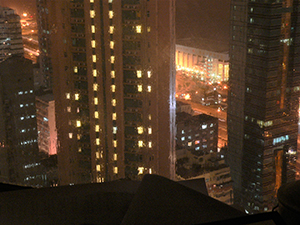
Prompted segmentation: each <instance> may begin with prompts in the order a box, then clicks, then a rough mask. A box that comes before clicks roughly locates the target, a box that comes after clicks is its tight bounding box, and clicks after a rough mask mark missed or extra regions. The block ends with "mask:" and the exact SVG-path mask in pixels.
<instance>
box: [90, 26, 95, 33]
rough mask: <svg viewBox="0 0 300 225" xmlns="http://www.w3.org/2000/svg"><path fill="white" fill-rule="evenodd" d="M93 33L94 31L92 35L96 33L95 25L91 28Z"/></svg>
mask: <svg viewBox="0 0 300 225" xmlns="http://www.w3.org/2000/svg"><path fill="white" fill-rule="evenodd" d="M91 31H92V33H95V32H96V28H95V25H92V26H91Z"/></svg>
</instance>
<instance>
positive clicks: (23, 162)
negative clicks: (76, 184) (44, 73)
mask: <svg viewBox="0 0 300 225" xmlns="http://www.w3.org/2000/svg"><path fill="white" fill-rule="evenodd" d="M0 87H1V88H0V90H1V91H0V99H1V101H0V143H1V144H0V150H1V163H0V174H1V176H0V179H1V182H3V181H5V182H12V183H19V184H28V185H37V184H42V183H43V181H42V177H41V176H40V175H41V173H40V172H39V169H40V163H39V158H38V157H39V151H38V145H37V124H36V110H35V96H34V92H33V69H32V62H31V61H30V60H28V59H25V58H24V57H20V56H11V57H8V58H7V59H5V60H4V61H3V62H1V63H0Z"/></svg>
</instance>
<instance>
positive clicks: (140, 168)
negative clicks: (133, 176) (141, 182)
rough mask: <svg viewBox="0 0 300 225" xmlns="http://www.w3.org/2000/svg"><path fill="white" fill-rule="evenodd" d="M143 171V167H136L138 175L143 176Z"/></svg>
mask: <svg viewBox="0 0 300 225" xmlns="http://www.w3.org/2000/svg"><path fill="white" fill-rule="evenodd" d="M144 169H145V168H144V167H138V171H139V173H138V175H140V174H143V173H144Z"/></svg>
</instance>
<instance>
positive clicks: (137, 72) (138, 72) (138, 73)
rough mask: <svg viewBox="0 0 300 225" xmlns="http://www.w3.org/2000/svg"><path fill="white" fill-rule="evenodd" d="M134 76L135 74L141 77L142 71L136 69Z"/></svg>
mask: <svg viewBox="0 0 300 225" xmlns="http://www.w3.org/2000/svg"><path fill="white" fill-rule="evenodd" d="M136 76H137V77H138V78H141V77H142V71H141V70H137V71H136Z"/></svg>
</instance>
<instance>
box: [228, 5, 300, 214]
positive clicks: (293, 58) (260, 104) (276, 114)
mask: <svg viewBox="0 0 300 225" xmlns="http://www.w3.org/2000/svg"><path fill="white" fill-rule="evenodd" d="M298 5H299V1H297V0H294V1H291V0H264V1H263V0H251V1H250V0H247V1H242V0H233V1H232V3H231V44H230V77H229V86H230V89H229V93H228V111H227V112H228V119H227V121H228V147H229V153H230V157H229V163H230V169H231V175H232V179H233V181H234V183H233V185H234V199H235V203H236V204H239V205H240V206H242V207H243V208H244V209H245V211H246V212H248V213H256V212H261V211H269V210H271V209H272V207H274V206H275V198H276V193H277V190H278V188H279V187H280V185H281V184H284V183H286V182H289V181H292V180H293V179H294V177H295V155H296V152H297V134H298V109H299V90H300V79H299V78H300V73H299V71H300V64H299V62H300V61H299V21H298V19H299V13H298V10H299V7H298Z"/></svg>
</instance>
